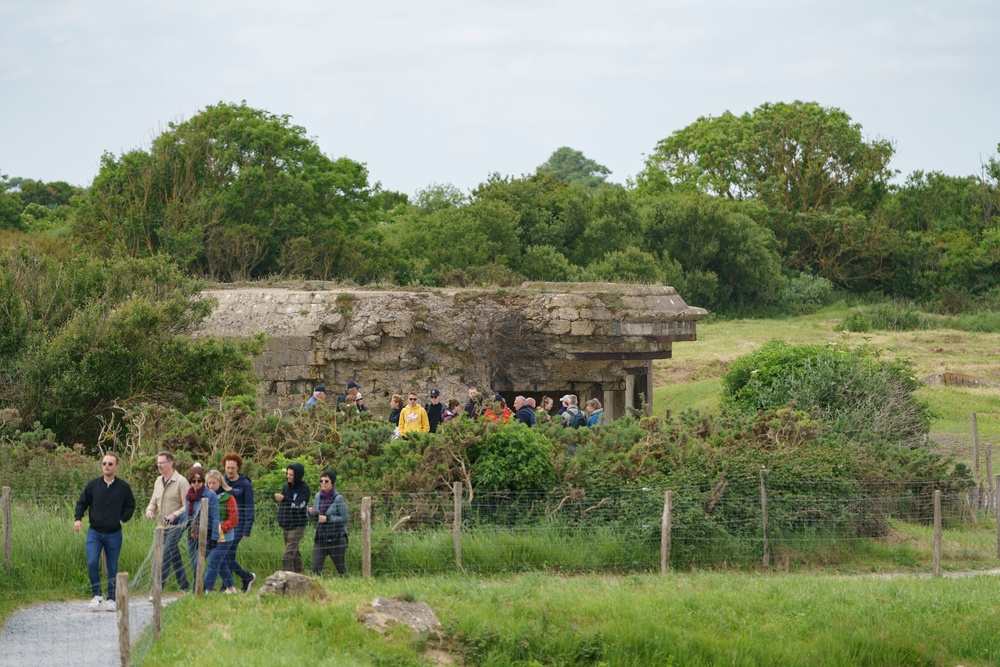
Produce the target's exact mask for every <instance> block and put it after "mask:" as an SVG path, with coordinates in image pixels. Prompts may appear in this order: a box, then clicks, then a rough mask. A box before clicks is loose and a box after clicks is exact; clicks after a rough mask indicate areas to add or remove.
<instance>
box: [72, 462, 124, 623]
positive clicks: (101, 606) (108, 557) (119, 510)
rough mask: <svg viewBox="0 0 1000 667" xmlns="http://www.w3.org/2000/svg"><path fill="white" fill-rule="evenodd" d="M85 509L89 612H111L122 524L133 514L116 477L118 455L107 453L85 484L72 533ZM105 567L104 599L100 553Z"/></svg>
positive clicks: (78, 526) (113, 604)
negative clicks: (87, 518)
mask: <svg viewBox="0 0 1000 667" xmlns="http://www.w3.org/2000/svg"><path fill="white" fill-rule="evenodd" d="M88 510H89V512H90V527H88V528H87V543H86V553H87V575H88V576H89V577H90V589H91V592H92V593H93V594H94V599H93V600H91V601H90V604H88V605H87V609H88V610H89V611H101V610H104V611H115V610H116V609H117V606H116V603H115V586H116V584H117V582H116V579H117V577H118V556H119V555H120V554H121V551H122V524H123V523H125V522H126V521H128V520H129V519H131V518H132V515H133V514H134V513H135V496H134V495H133V494H132V487H131V486H129V485H128V482H126V481H125V480H123V479H120V478H119V477H118V455H117V454H115V453H114V452H108V453H107V454H105V455H104V456H102V457H101V476H100V477H95V478H94V479H92V480H90V482H88V483H87V486H85V487H84V488H83V492H82V493H81V494H80V499H79V500H77V501H76V513H75V515H74V516H75V521H73V530H75V531H76V532H78V533H79V532H80V530H81V529H82V527H83V515H84V513H86V512H87V511H88ZM102 551H103V552H104V560H105V563H106V564H107V567H108V596H107V597H106V598H105V597H104V596H102V595H101V552H102Z"/></svg>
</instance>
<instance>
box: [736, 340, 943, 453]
mask: <svg viewBox="0 0 1000 667" xmlns="http://www.w3.org/2000/svg"><path fill="white" fill-rule="evenodd" d="M918 384H919V382H918V381H917V379H916V378H915V377H914V376H913V369H912V367H911V366H910V364H908V363H907V362H903V361H896V362H886V361H882V360H881V359H879V358H878V356H877V355H876V354H875V353H874V352H873V351H871V350H870V349H867V348H857V349H848V348H844V347H839V346H826V345H789V344H788V343H785V342H784V341H780V340H772V341H770V342H768V343H766V344H765V345H764V346H763V347H761V348H760V349H759V350H757V351H755V352H753V353H751V354H748V355H745V356H743V357H740V358H739V359H736V360H735V361H734V362H733V363H732V364H730V368H729V372H728V373H726V375H724V376H723V378H722V387H723V396H722V401H723V403H724V404H725V405H729V406H732V407H736V408H738V409H741V410H748V411H758V410H768V409H774V408H780V407H784V406H788V405H797V406H800V407H801V408H803V409H806V410H815V411H816V413H817V414H818V416H819V418H820V420H821V421H822V422H823V423H824V424H825V425H827V426H829V427H830V428H831V429H832V431H833V432H834V433H837V434H840V435H842V436H844V437H846V438H847V439H848V440H849V441H852V442H859V443H865V444H867V445H868V446H870V447H872V448H875V449H878V448H881V447H884V446H885V445H886V444H888V443H896V444H902V445H906V446H913V447H916V446H919V445H920V443H921V436H922V435H923V434H924V433H926V432H927V429H928V427H929V424H930V416H929V414H928V408H927V406H926V404H924V403H923V402H921V401H919V400H917V398H916V397H915V396H914V394H913V392H914V391H915V390H916V388H917V386H918Z"/></svg>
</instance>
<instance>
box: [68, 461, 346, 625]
mask: <svg viewBox="0 0 1000 667" xmlns="http://www.w3.org/2000/svg"><path fill="white" fill-rule="evenodd" d="M118 465H119V459H118V455H117V454H115V453H114V452H108V453H106V454H105V455H104V456H103V457H101V472H102V474H101V476H100V477H97V478H95V479H93V480H91V481H90V482H88V483H87V485H86V487H84V489H83V491H82V493H81V494H80V497H79V499H78V500H77V503H76V511H75V514H74V523H73V528H74V529H75V530H76V531H77V532H81V530H82V527H83V517H84V515H85V514H88V513H89V523H90V525H89V527H88V529H87V539H86V556H87V574H88V576H89V578H90V585H91V592H92V594H93V599H92V600H91V601H90V603H89V604H88V609H89V610H90V611H115V610H116V609H117V604H116V602H115V593H116V591H115V583H116V578H117V575H118V560H119V556H120V554H121V549H122V524H124V523H126V522H127V521H129V520H130V519H131V518H132V515H133V514H134V513H135V495H134V494H133V493H132V488H131V486H129V484H128V483H127V482H126V481H125V480H123V479H121V478H120V477H118ZM222 466H223V471H224V472H220V471H218V470H209V471H207V472H206V471H205V468H204V467H203V466H202V465H200V464H197V463H196V464H194V465H193V466H191V468H190V469H188V471H187V475H186V476H185V475H181V474H180V473H179V472H177V471H176V470H175V468H174V456H173V454H171V453H170V452H160V453H159V454H158V455H157V457H156V467H157V470H158V471H159V473H160V474H159V476H158V477H157V478H156V481H155V482H154V484H153V495H152V497H151V498H150V501H149V505H147V507H146V518H147V519H149V520H152V521H155V522H156V523H157V524H159V525H163V526H164V529H165V530H164V538H163V563H162V569H161V577H162V578H161V581H162V583H163V584H166V582H167V579H168V577H169V576H170V574H171V572H172V573H173V575H174V579H175V580H176V582H177V587H178V588H179V589H180V592H181V593H185V592H187V591H188V590H189V589H190V583H189V581H188V576H187V571H186V568H185V565H184V561H183V558H182V556H181V550H180V543H181V539H182V538H184V537H185V536H186V537H187V545H188V556H189V560H190V561H191V568H192V571H193V572H197V571H198V557H199V556H198V553H199V529H200V518H201V514H202V513H203V512H204V513H206V515H207V532H206V540H205V558H206V566H205V574H204V581H203V583H204V589H205V590H206V591H212V590H213V589H214V588H215V585H216V583H217V581H218V580H219V579H221V580H222V588H221V592H222V593H226V594H234V593H239V592H243V593H246V592H249V591H250V588H251V587H252V586H253V583H254V581H256V579H257V575H256V574H254V573H253V572H250V571H249V570H247V569H245V568H244V567H243V566H241V565H240V564H239V562H238V561H237V549H238V548H239V545H240V542H241V541H243V540H245V539H247V538H249V537H250V533H251V530H252V528H253V523H254V517H255V503H254V496H253V484H252V483H251V481H250V480H249V479H248V478H247V477H246V475H244V474H243V473H242V472H241V469H242V467H243V458H242V457H241V456H240V455H239V454H237V453H236V452H230V453H228V454H226V455H225V456H224V457H223V458H222ZM304 476H305V469H304V467H303V466H302V464H300V463H293V464H292V465H290V466H288V468H287V470H286V479H287V482H286V483H285V485H284V488H282V490H281V492H280V493H276V494H275V495H274V499H275V500H276V501H277V503H278V525H279V527H280V528H281V531H282V537H283V538H284V543H285V548H284V552H283V553H282V558H281V564H282V568H283V569H286V570H291V571H294V572H299V573H302V569H303V568H302V557H301V555H300V554H299V542H301V540H302V538H303V536H304V535H305V528H306V525H307V524H308V523H309V522H310V521H312V522H314V523H316V525H317V527H316V540H315V543H314V545H313V559H312V564H313V566H312V571H313V573H314V574H317V575H318V574H320V573H321V572H322V570H323V565H324V563H325V561H326V558H327V557H328V556H329V557H330V558H331V559H332V561H333V564H334V567H335V568H336V570H337V572H338V573H339V574H341V575H344V574H347V568H346V566H345V555H346V553H347V520H348V513H347V503H346V502H345V501H344V497H343V496H342V495H340V494H339V493H337V491H336V489H335V488H334V484H335V483H336V481H337V475H336V473H335V472H333V471H332V470H328V471H326V472H324V473H323V474H322V475H320V478H319V484H320V491H319V492H318V493H316V494H315V497H313V496H312V492H311V490H310V488H309V485H308V484H306V483H305V481H304V479H303V478H304ZM310 501H311V503H310ZM102 552H103V554H104V558H105V564H106V567H107V573H108V583H107V589H106V590H107V595H106V596H105V595H104V594H103V590H102V586H101V568H100V563H101V554H102ZM235 577H239V578H240V581H241V584H242V585H241V586H240V588H239V589H237V587H236V585H235V584H236V581H235Z"/></svg>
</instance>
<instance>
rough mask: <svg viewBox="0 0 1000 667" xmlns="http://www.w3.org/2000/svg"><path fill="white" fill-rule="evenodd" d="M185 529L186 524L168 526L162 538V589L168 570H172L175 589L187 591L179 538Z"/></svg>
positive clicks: (168, 574) (168, 573)
mask: <svg viewBox="0 0 1000 667" xmlns="http://www.w3.org/2000/svg"><path fill="white" fill-rule="evenodd" d="M186 529H187V526H186V524H182V525H179V526H177V525H174V526H170V527H169V528H167V531H166V533H165V534H164V536H163V569H162V570H161V572H162V578H161V579H160V581H161V582H163V587H164V588H166V586H167V577H168V576H170V570H171V569H173V571H174V578H175V579H177V587H178V588H180V589H181V590H182V591H186V590H187V589H188V580H187V573H186V572H185V571H184V560H183V559H182V558H181V538H182V537H183V536H184V531H185V530H186Z"/></svg>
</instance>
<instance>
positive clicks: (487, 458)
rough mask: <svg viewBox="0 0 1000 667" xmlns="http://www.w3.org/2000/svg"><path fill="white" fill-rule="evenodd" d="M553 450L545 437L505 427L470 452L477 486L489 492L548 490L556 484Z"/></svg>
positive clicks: (520, 427)
mask: <svg viewBox="0 0 1000 667" xmlns="http://www.w3.org/2000/svg"><path fill="white" fill-rule="evenodd" d="M552 451H553V448H552V443H551V442H549V439H548V438H546V437H545V436H544V435H542V434H540V433H538V432H537V431H534V430H532V429H530V428H528V427H527V426H525V425H524V424H521V423H520V422H517V423H513V424H505V425H503V426H501V427H500V428H498V429H497V430H496V431H493V432H492V433H490V434H489V435H488V436H487V437H486V438H485V439H484V440H483V441H482V442H481V443H480V445H479V446H477V447H475V448H473V449H472V451H471V452H470V454H471V457H470V458H471V460H472V480H473V483H474V484H475V486H476V487H477V488H479V489H481V490H489V491H499V490H504V491H547V490H549V489H550V488H552V485H553V484H554V483H555V469H554V467H553V465H552Z"/></svg>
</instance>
